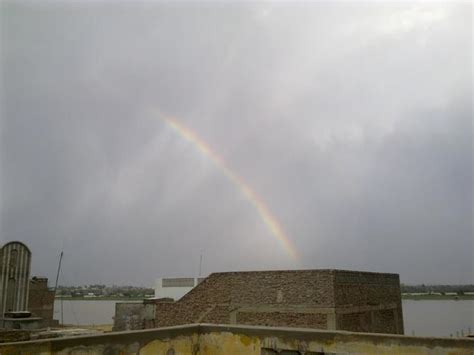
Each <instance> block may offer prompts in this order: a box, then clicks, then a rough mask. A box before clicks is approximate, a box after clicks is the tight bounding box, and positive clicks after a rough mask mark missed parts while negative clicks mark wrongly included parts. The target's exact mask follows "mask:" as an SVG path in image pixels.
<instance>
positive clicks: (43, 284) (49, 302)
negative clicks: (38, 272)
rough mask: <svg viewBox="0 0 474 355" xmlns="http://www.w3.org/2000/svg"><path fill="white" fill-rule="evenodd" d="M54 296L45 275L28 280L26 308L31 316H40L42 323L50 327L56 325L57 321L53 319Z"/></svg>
mask: <svg viewBox="0 0 474 355" xmlns="http://www.w3.org/2000/svg"><path fill="white" fill-rule="evenodd" d="M54 297H55V292H54V291H53V290H50V289H49V288H48V279H47V278H46V277H37V276H35V277H33V278H32V279H31V280H30V294H29V297H28V310H29V311H30V312H31V313H32V316H33V317H40V318H42V319H43V324H45V325H46V326H50V327H52V326H57V325H58V321H57V320H54V319H53V316H54Z"/></svg>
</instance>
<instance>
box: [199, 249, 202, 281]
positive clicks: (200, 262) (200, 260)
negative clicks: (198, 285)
mask: <svg viewBox="0 0 474 355" xmlns="http://www.w3.org/2000/svg"><path fill="white" fill-rule="evenodd" d="M201 268H202V252H201V255H199V277H201Z"/></svg>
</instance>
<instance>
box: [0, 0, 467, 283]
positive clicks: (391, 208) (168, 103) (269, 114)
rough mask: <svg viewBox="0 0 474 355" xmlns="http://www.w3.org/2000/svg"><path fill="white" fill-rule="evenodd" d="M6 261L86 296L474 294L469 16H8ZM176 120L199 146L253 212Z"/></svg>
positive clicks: (329, 6) (233, 11) (7, 5)
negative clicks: (279, 283)
mask: <svg viewBox="0 0 474 355" xmlns="http://www.w3.org/2000/svg"><path fill="white" fill-rule="evenodd" d="M0 23H1V53H0V60H1V75H2V76H1V91H0V100H1V102H0V104H1V123H2V126H1V141H0V149H1V174H0V178H1V180H0V187H1V190H0V193H1V196H0V198H1V206H0V207H1V212H0V217H1V219H0V223H1V225H0V227H1V230H0V241H1V242H2V243H5V242H7V241H9V240H21V241H24V242H26V243H27V244H28V245H29V247H30V248H31V250H32V252H33V265H32V272H33V274H36V275H46V276H48V277H50V279H54V275H55V270H56V267H57V262H58V254H59V252H60V250H61V249H64V252H65V258H64V268H63V270H64V277H63V280H62V282H63V283H68V284H82V283H96V282H100V283H107V284H111V283H120V284H137V285H151V284H152V282H153V280H154V278H156V277H160V276H192V275H197V273H198V265H199V254H200V253H201V252H202V253H203V273H204V274H207V273H210V272H215V271H228V270H254V269H256V270H261V269H287V268H292V269H293V268H343V269H360V270H369V271H381V272H396V273H400V275H401V279H402V281H403V282H407V283H417V282H420V283H421V282H424V283H435V282H436V283H461V282H474V265H473V260H474V248H473V238H474V237H473V222H472V221H473V170H472V168H473V147H472V134H473V121H472V80H473V76H472V6H471V5H470V4H469V3H457V4H455V3H454V4H453V3H446V4H443V3H404V4H388V3H385V4H380V3H379V4H375V3H372V4H367V5H363V4H361V3H350V2H341V3H323V2H318V3H304V4H303V3H301V4H290V3H276V4H272V3H258V4H254V3H241V4H234V3H225V2H224V3H203V4H198V3H184V2H178V3H173V4H172V3H153V2H146V3H135V2H124V3H114V4H112V3H111V2H103V3H99V2H97V3H96V2H88V1H84V2H71V3H40V2H17V1H15V2H5V1H4V2H2V3H1V17H0ZM159 112H162V113H165V114H166V115H169V116H172V117H174V118H175V119H176V120H178V121H179V122H181V123H182V124H183V125H185V126H187V127H188V128H189V129H191V130H193V131H194V132H196V134H197V135H199V136H200V137H201V138H202V139H203V140H205V141H206V142H207V143H208V144H209V146H211V147H212V148H213V149H214V150H215V151H216V152H218V153H219V154H220V156H221V157H222V158H223V159H224V160H225V161H226V163H227V165H228V166H229V167H230V168H231V169H232V170H233V171H234V173H235V174H237V175H239V176H240V177H242V179H243V180H245V181H246V182H247V184H248V185H249V186H251V187H252V189H253V190H254V191H255V192H256V193H257V194H258V195H259V196H260V197H261V198H262V200H263V201H265V202H266V204H267V206H268V207H269V209H270V210H271V211H272V213H273V214H274V215H275V217H276V218H277V219H278V220H279V221H280V223H281V225H282V226H283V227H284V229H285V231H286V233H287V234H288V236H289V238H290V239H291V241H292V243H293V244H294V245H295V247H296V249H297V250H298V251H299V253H300V258H299V259H298V260H294V259H292V258H291V257H290V256H289V254H288V252H287V251H286V250H285V248H284V247H283V245H282V244H281V243H280V242H279V241H278V240H276V239H275V238H274V237H273V236H272V234H271V232H270V231H269V230H268V228H267V227H266V226H265V224H264V223H263V222H262V220H261V219H260V217H259V215H258V213H257V212H256V210H255V208H254V207H253V205H252V204H251V203H250V202H249V201H248V200H246V198H245V196H244V195H243V194H242V192H241V191H240V190H239V189H238V188H237V187H236V186H235V185H233V184H232V183H231V181H229V180H228V179H227V177H226V176H225V174H223V171H222V170H221V169H220V168H219V167H218V166H216V165H215V164H214V162H213V161H212V160H211V159H209V158H208V157H206V156H205V155H203V154H202V153H200V152H199V150H198V149H196V147H195V146H193V144H191V143H190V142H188V141H186V140H185V139H183V137H181V136H179V135H178V134H177V133H176V132H175V131H174V130H173V129H171V128H170V127H169V126H168V125H167V124H166V123H165V122H164V121H163V119H162V117H161V116H160V114H159Z"/></svg>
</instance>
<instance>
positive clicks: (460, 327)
mask: <svg viewBox="0 0 474 355" xmlns="http://www.w3.org/2000/svg"><path fill="white" fill-rule="evenodd" d="M116 302H123V301H96V300H94V301H71V300H69V301H66V300H65V301H63V319H64V323H65V324H74V325H89V324H96V325H98V324H112V323H113V318H112V317H113V316H114V313H115V303H116ZM60 310H61V302H60V301H56V302H55V304H54V318H55V319H58V320H60V319H61V311H60ZM403 320H404V324H405V334H406V335H413V334H415V335H418V336H450V334H452V335H453V336H456V332H458V334H461V331H463V332H464V333H466V332H468V330H469V329H471V331H472V332H474V300H460V301H454V300H422V301H414V300H404V301H403Z"/></svg>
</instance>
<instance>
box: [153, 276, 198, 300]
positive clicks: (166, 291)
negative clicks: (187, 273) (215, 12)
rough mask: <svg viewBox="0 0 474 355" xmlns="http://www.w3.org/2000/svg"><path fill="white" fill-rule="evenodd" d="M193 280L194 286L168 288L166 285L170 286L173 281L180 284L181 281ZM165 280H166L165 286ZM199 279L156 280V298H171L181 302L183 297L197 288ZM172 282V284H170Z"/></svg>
mask: <svg viewBox="0 0 474 355" xmlns="http://www.w3.org/2000/svg"><path fill="white" fill-rule="evenodd" d="M189 279H192V280H193V281H192V284H193V286H166V284H170V283H172V282H173V281H176V283H178V284H179V281H180V280H189ZM163 280H165V286H163ZM198 280H199V279H198V278H195V277H194V278H166V277H164V278H159V279H156V284H155V298H164V297H169V298H172V299H174V300H175V301H176V300H179V299H180V298H181V297H183V296H184V295H185V294H186V293H188V292H189V291H191V290H192V289H193V288H194V287H195V286H197V284H198ZM170 281H171V282H170ZM184 283H186V282H184Z"/></svg>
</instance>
